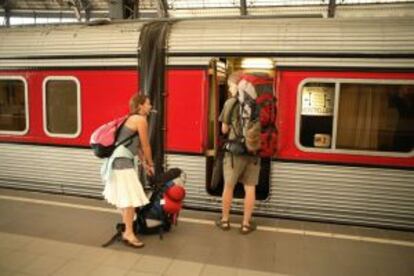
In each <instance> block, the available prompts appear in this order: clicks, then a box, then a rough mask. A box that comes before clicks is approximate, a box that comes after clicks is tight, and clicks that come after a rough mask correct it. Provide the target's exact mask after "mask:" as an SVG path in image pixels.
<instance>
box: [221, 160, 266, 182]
mask: <svg viewBox="0 0 414 276" xmlns="http://www.w3.org/2000/svg"><path fill="white" fill-rule="evenodd" d="M232 158H233V160H232ZM232 162H233V164H232ZM259 173H260V158H259V157H256V156H249V155H235V154H231V153H229V152H226V153H225V156H224V160H223V174H224V183H225V185H232V186H235V185H236V184H237V182H241V183H243V185H252V186H256V185H257V184H258V182H259Z"/></svg>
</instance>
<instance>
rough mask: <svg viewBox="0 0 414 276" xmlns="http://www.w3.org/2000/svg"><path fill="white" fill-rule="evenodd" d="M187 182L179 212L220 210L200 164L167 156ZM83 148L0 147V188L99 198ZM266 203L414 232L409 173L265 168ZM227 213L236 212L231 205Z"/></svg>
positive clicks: (92, 160)
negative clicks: (267, 179)
mask: <svg viewBox="0 0 414 276" xmlns="http://www.w3.org/2000/svg"><path fill="white" fill-rule="evenodd" d="M166 164H167V167H169V168H171V167H179V168H181V169H182V170H184V172H185V173H186V175H187V182H186V191H187V195H186V198H185V201H184V204H185V206H186V207H191V208H199V209H211V210H220V208H221V200H220V198H219V197H215V196H211V195H209V194H208V193H207V192H206V184H205V181H206V158H205V157H204V156H191V155H178V154H168V155H166ZM100 165H101V160H99V159H97V158H96V157H94V156H93V154H92V151H91V150H90V149H75V148H62V147H53V146H34V145H21V144H7V143H0V186H3V187H17V188H29V189H34V190H39V191H54V192H60V193H68V194H76V195H88V196H96V197H101V192H102V190H103V186H102V184H101V180H100V175H99V169H100ZM270 179H271V187H270V196H269V197H268V198H267V199H266V200H263V201H258V202H257V204H256V208H255V213H256V214H262V215H273V216H285V217H291V218H305V219H316V220H324V221H334V222H347V223H361V224H371V225H382V226H393V227H405V228H410V229H414V185H413V183H414V171H412V170H397V169H385V168H381V169H376V168H364V167H348V166H337V165H335V166H330V165H318V164H301V163H287V162H276V161H275V162H272V165H271V175H270ZM233 209H234V210H237V211H242V210H243V201H242V200H241V199H237V200H235V202H234V204H233Z"/></svg>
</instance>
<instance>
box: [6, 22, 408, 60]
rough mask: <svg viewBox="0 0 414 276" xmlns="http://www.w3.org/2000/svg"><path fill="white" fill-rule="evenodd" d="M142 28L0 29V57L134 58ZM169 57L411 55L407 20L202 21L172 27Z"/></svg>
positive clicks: (124, 25)
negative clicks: (228, 54)
mask: <svg viewBox="0 0 414 276" xmlns="http://www.w3.org/2000/svg"><path fill="white" fill-rule="evenodd" d="M143 24H144V22H129V23H111V24H108V25H102V26H86V25H66V26H41V27H12V28H2V29H0V38H1V39H0V57H26V56H53V55H57V56H58V55H63V56H76V55H108V54H111V55H117V54H119V55H121V54H133V55H136V51H137V45H138V38H139V33H140V30H141V27H142V25H143ZM168 51H169V53H170V54H171V53H172V54H174V53H204V54H205V53H224V54H225V53H258V52H261V53H321V54H325V53H342V54H353V53H367V54H376V53H380V54H401V53H406V54H413V53H414V20H412V18H379V19H360V18H357V19H355V18H352V19H347V18H341V19H324V18H322V19H315V18H314V19H312V18H308V19H306V18H302V19H215V20H210V19H203V20H181V21H178V22H176V23H174V24H173V27H172V30H171V34H170V36H169V41H168Z"/></svg>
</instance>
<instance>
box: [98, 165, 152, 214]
mask: <svg viewBox="0 0 414 276" xmlns="http://www.w3.org/2000/svg"><path fill="white" fill-rule="evenodd" d="M104 184H105V189H104V191H103V195H104V198H105V199H106V200H107V201H108V202H109V203H111V204H113V205H115V206H116V207H118V208H126V207H141V206H144V205H146V204H148V203H149V200H148V198H147V196H146V195H145V192H144V188H143V187H142V184H141V182H140V181H139V179H138V175H137V173H136V171H135V170H134V169H132V168H131V169H120V170H112V173H111V178H110V180H109V181H107V182H106V183H104Z"/></svg>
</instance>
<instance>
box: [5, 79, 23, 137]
mask: <svg viewBox="0 0 414 276" xmlns="http://www.w3.org/2000/svg"><path fill="white" fill-rule="evenodd" d="M27 113H28V112H27V91H26V85H25V82H24V80H23V79H21V78H20V77H16V78H9V77H7V78H1V79H0V133H11V134H25V133H26V132H27V130H28V118H27V116H28V115H27Z"/></svg>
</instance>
